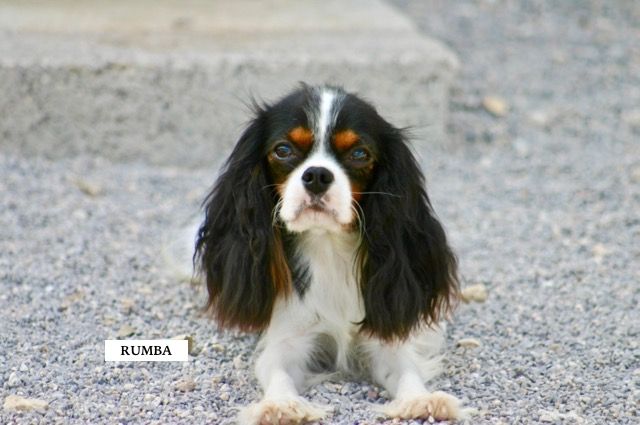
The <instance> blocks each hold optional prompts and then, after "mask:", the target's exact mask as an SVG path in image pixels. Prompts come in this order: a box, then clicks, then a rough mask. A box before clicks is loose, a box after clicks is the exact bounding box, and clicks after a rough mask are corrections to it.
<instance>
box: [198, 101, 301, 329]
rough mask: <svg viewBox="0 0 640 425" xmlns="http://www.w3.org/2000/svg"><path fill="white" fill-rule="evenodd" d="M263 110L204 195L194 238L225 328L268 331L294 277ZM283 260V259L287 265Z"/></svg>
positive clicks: (216, 312)
mask: <svg viewBox="0 0 640 425" xmlns="http://www.w3.org/2000/svg"><path fill="white" fill-rule="evenodd" d="M266 119H267V117H266V113H265V110H264V109H262V108H259V107H256V111H255V118H254V120H253V121H252V122H251V124H250V125H249V126H248V128H247V129H246V130H245V131H244V133H243V134H242V136H241V137H240V140H239V141H238V143H237V144H236V146H235V148H234V150H233V152H232V153H231V156H230V157H229V159H228V160H227V163H226V164H225V167H224V171H223V173H222V175H221V176H220V177H219V179H218V181H217V183H216V185H215V187H214V188H213V190H212V191H211V193H210V194H209V195H208V197H207V198H206V200H205V202H204V204H205V213H206V217H205V220H204V223H203V224H202V226H201V227H200V230H199V233H198V238H197V241H196V255H195V261H196V263H198V264H196V266H199V269H200V271H201V272H202V273H203V274H204V277H205V280H206V284H207V290H208V292H209V302H208V307H209V309H210V311H211V312H212V313H213V314H214V316H215V318H216V319H217V321H218V323H219V324H220V325H221V326H223V327H237V328H240V329H242V330H246V331H256V330H261V329H264V328H265V327H266V326H267V325H268V323H269V320H270V319H271V312H272V309H273V304H274V301H275V299H276V297H277V296H278V295H279V294H281V293H282V292H284V293H287V292H288V290H289V288H288V285H290V280H291V279H290V276H289V271H288V266H287V265H286V259H285V258H284V255H283V245H282V242H281V236H280V233H279V230H278V229H277V228H274V227H273V224H272V212H273V208H274V205H275V194H274V190H273V188H272V186H271V185H270V184H269V182H268V178H267V170H266V164H265V161H264V154H265V152H264V138H265V134H264V132H265V131H266V127H265V124H266V122H265V121H266ZM283 261H284V263H283Z"/></svg>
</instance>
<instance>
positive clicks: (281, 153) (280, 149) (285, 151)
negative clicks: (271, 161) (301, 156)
mask: <svg viewBox="0 0 640 425" xmlns="http://www.w3.org/2000/svg"><path fill="white" fill-rule="evenodd" d="M273 153H274V154H275V156H276V158H278V159H287V158H289V157H291V155H293V149H291V146H289V145H286V144H284V143H283V144H280V145H278V146H276V148H275V149H274V150H273Z"/></svg>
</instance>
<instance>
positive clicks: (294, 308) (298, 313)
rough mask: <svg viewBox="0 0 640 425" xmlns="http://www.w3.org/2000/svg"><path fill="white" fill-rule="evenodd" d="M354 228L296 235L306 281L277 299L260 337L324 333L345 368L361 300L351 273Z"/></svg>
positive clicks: (311, 336) (361, 314)
mask: <svg viewBox="0 0 640 425" xmlns="http://www.w3.org/2000/svg"><path fill="white" fill-rule="evenodd" d="M357 246H358V235H357V234H333V233H328V232H326V233H311V232H307V233H306V234H304V235H302V236H301V238H300V239H299V244H298V252H297V255H298V256H299V257H298V261H301V262H302V263H303V264H304V265H306V266H307V267H308V271H309V277H310V281H309V286H308V287H307V289H306V291H305V292H304V294H303V296H299V295H298V294H292V296H290V297H289V298H288V299H281V300H279V301H278V302H277V303H276V305H275V308H274V313H273V317H272V320H271V323H270V326H269V328H268V330H267V334H266V335H265V337H264V339H263V341H262V343H263V344H264V343H266V341H267V340H282V338H284V336H285V335H288V336H291V335H292V334H293V335H297V338H302V337H303V336H304V337H306V338H304V339H307V340H308V341H309V343H310V344H311V343H312V341H313V340H314V335H316V336H317V335H321V334H325V335H329V336H331V337H332V339H333V340H334V341H335V343H336V349H337V353H336V355H337V358H336V361H337V367H338V368H346V367H347V358H348V355H349V351H350V348H351V347H352V346H353V343H354V342H355V341H354V338H355V337H356V335H357V329H358V325H357V323H358V322H360V321H362V319H363V318H364V304H363V302H362V297H361V295H360V294H361V293H360V288H359V286H358V281H357V278H356V270H357V269H356V267H355V256H356V252H357Z"/></svg>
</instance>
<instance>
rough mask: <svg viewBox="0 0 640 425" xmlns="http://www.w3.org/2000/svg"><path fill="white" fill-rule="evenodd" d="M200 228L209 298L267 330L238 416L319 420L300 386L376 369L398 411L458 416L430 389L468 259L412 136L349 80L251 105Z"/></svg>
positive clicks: (325, 410) (221, 312)
mask: <svg viewBox="0 0 640 425" xmlns="http://www.w3.org/2000/svg"><path fill="white" fill-rule="evenodd" d="M204 205H205V212H206V217H205V219H204V222H203V223H202V225H201V226H200V228H199V231H198V235H197V237H196V254H195V257H194V258H195V263H196V267H197V269H198V270H199V271H200V273H201V275H202V277H203V279H204V280H205V281H206V285H207V289H208V293H209V303H208V306H209V308H210V310H211V312H212V313H213V315H214V317H215V319H216V320H217V322H218V323H219V324H220V325H221V326H222V327H224V328H236V329H240V330H243V331H259V332H261V334H262V335H261V339H260V342H259V344H258V353H259V354H258V357H257V361H256V365H255V373H256V376H257V378H258V381H259V382H260V385H261V386H262V388H263V390H264V395H263V398H262V400H261V401H259V402H257V403H254V404H251V405H250V406H248V407H246V408H244V409H243V410H242V411H241V413H240V416H239V422H240V423H241V424H298V423H306V422H312V421H317V420H321V419H322V418H324V417H326V416H327V415H328V414H330V407H327V406H320V405H315V404H312V403H311V402H309V401H307V400H305V399H304V398H303V397H302V396H301V395H300V392H301V391H302V390H303V389H304V388H305V384H308V383H309V382H310V378H311V377H313V376H314V375H315V376H317V375H318V374H319V373H322V372H327V371H347V372H352V373H353V372H355V373H362V374H366V375H365V376H368V377H369V378H370V379H372V380H373V381H375V382H376V383H377V384H379V385H381V386H383V387H384V388H386V389H387V390H388V392H389V394H390V395H392V396H393V401H391V402H389V403H388V404H386V405H383V406H382V407H381V409H382V411H383V413H385V414H386V415H388V416H389V417H394V418H405V419H408V418H429V417H433V418H435V419H436V420H445V419H457V418H460V416H461V414H462V409H461V407H460V403H459V401H458V399H456V398H455V397H454V396H452V395H449V394H447V393H444V392H440V391H436V392H431V391H429V390H427V388H426V387H425V384H424V383H425V382H426V381H427V380H428V379H430V378H432V377H433V376H434V375H435V374H437V372H438V364H439V349H440V346H441V343H442V340H443V336H442V334H443V330H442V328H441V327H440V326H439V321H440V319H442V318H443V317H444V316H445V315H446V314H447V312H448V311H449V310H450V309H451V307H452V305H453V304H454V301H455V299H456V295H457V293H458V281H457V277H456V258H455V256H454V254H453V253H452V250H451V248H450V247H449V245H448V244H447V239H446V236H445V232H444V230H443V228H442V225H441V224H440V223H439V222H438V220H437V219H436V217H435V215H434V212H433V208H432V206H431V203H430V201H429V197H428V196H427V193H426V191H425V188H424V178H423V175H422V173H421V171H420V167H419V166H418V164H417V162H416V159H415V158H414V156H413V155H412V153H411V151H410V150H409V147H408V146H407V140H406V137H405V135H404V134H403V132H402V131H401V130H400V129H398V128H396V127H394V126H393V125H391V124H389V123H388V122H387V121H385V120H384V119H383V118H382V117H381V116H380V115H378V113H377V112H376V110H375V109H374V108H373V107H372V106H371V105H370V104H369V103H367V102H365V101H363V100H362V99H360V98H359V97H357V96H355V95H353V94H350V93H346V92H345V91H343V90H342V89H340V88H336V87H329V86H321V87H311V86H306V85H302V86H301V87H300V88H298V89H297V90H295V91H293V92H292V93H290V94H289V95H287V96H286V97H284V98H282V99H280V100H279V101H277V102H276V103H274V104H270V105H264V106H260V107H256V108H255V117H254V118H253V120H252V121H251V122H250V124H249V125H248V127H247V128H246V130H245V131H244V133H243V134H242V136H241V137H240V140H239V141H238V143H237V145H236V146H235V148H234V150H233V152H232V153H231V156H230V157H229V159H228V161H227V163H226V165H225V167H224V169H223V172H222V174H221V175H220V177H219V179H218V181H217V183H216V184H215V187H214V188H213V190H212V191H211V193H210V194H209V195H208V197H207V198H206V200H205V203H204Z"/></svg>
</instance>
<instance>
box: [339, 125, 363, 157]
mask: <svg viewBox="0 0 640 425" xmlns="http://www.w3.org/2000/svg"><path fill="white" fill-rule="evenodd" d="M358 140H360V137H359V136H358V134H357V133H356V132H355V131H353V130H342V131H339V132H337V133H336V134H334V135H333V145H334V146H335V147H336V149H337V150H339V151H341V152H344V151H346V150H348V149H350V148H351V146H353V145H354V144H355V143H356V142H357V141H358Z"/></svg>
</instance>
